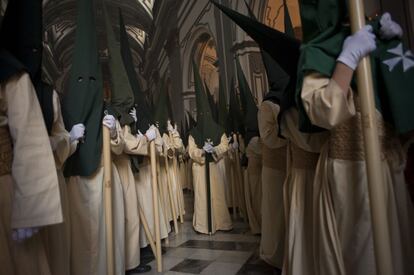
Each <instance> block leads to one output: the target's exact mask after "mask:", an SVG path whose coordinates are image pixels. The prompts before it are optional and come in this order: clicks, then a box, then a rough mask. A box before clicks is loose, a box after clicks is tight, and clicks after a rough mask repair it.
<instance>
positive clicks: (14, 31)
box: [0, 0, 53, 134]
mask: <svg viewBox="0 0 414 275" xmlns="http://www.w3.org/2000/svg"><path fill="white" fill-rule="evenodd" d="M42 20H43V17H42V1H41V0H11V1H9V3H8V5H7V10H6V12H5V14H4V19H3V22H2V27H1V33H0V36H1V46H2V48H4V49H5V50H7V51H8V52H9V53H11V54H12V55H13V56H14V57H15V58H16V59H17V60H19V61H20V63H21V64H23V65H24V66H25V67H26V68H27V71H28V73H29V75H30V78H31V80H32V83H33V86H34V87H35V89H36V94H37V97H38V99H39V103H40V107H41V109H42V113H43V118H44V122H45V125H46V129H47V131H48V133H49V134H50V132H51V130H52V125H53V88H52V87H51V86H50V85H48V84H46V83H44V82H43V81H42V52H43V44H42V33H43V22H42ZM5 68H7V66H6V67H5Z"/></svg>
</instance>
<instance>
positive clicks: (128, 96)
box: [103, 3, 134, 126]
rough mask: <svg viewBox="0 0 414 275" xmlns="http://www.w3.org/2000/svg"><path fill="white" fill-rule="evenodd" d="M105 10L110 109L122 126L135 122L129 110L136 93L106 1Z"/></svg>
mask: <svg viewBox="0 0 414 275" xmlns="http://www.w3.org/2000/svg"><path fill="white" fill-rule="evenodd" d="M103 10H104V17H105V26H106V37H107V45H108V50H109V71H110V75H111V104H110V106H109V108H108V109H109V110H110V113H111V114H112V115H114V116H115V118H117V119H118V121H119V123H120V124H121V126H124V125H131V124H133V123H134V119H133V118H132V117H131V115H130V114H129V112H130V111H131V108H132V107H133V106H134V94H133V92H132V88H131V85H130V84H129V79H128V75H127V73H126V70H125V67H124V64H123V61H122V57H121V49H120V47H119V45H118V44H117V42H116V40H115V35H114V32H113V29H112V24H111V20H110V19H109V15H108V12H107V10H106V6H105V3H104V4H103Z"/></svg>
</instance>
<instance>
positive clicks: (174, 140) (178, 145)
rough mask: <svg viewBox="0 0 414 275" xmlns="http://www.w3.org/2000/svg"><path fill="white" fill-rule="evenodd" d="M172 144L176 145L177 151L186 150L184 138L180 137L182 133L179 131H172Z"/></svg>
mask: <svg viewBox="0 0 414 275" xmlns="http://www.w3.org/2000/svg"><path fill="white" fill-rule="evenodd" d="M170 137H171V144H172V147H174V149H175V151H176V152H177V153H182V152H183V151H184V144H183V140H182V139H181V137H180V134H179V133H178V132H177V131H174V132H173V133H171V136H170Z"/></svg>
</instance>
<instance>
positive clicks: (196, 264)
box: [170, 259, 212, 274]
mask: <svg viewBox="0 0 414 275" xmlns="http://www.w3.org/2000/svg"><path fill="white" fill-rule="evenodd" d="M211 263H212V261H206V260H193V259H185V260H184V261H182V262H180V263H178V264H177V265H176V266H174V267H173V268H171V269H170V270H171V271H176V272H183V273H192V274H200V273H201V272H202V271H203V270H204V269H205V268H206V267H207V266H209V265H210V264H211Z"/></svg>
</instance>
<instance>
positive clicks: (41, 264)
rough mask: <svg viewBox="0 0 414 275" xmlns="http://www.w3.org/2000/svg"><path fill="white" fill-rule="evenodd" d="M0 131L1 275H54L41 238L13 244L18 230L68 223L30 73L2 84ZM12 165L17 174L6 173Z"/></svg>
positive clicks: (0, 94)
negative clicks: (13, 238) (7, 167)
mask: <svg viewBox="0 0 414 275" xmlns="http://www.w3.org/2000/svg"><path fill="white" fill-rule="evenodd" d="M0 128H3V129H2V132H3V134H1V138H0V154H1V158H0V160H1V161H5V162H4V163H1V161H0V163H1V169H0V170H1V172H2V173H1V174H3V175H1V176H0V209H1V215H0V247H1V249H0V274H11V275H14V274H22V275H23V274H41V275H46V274H50V270H49V266H48V263H47V260H46V254H45V249H44V246H43V241H42V238H41V236H40V234H36V235H34V236H33V237H32V238H30V239H28V240H26V241H25V242H23V243H17V242H14V241H12V239H11V235H12V233H11V232H12V228H27V227H42V226H48V225H53V224H58V223H61V222H63V216H62V207H61V201H60V194H59V184H58V178H57V174H56V167H55V162H54V159H53V153H52V149H51V147H50V141H49V137H48V134H47V131H46V128H45V126H44V121H43V116H42V111H41V109H40V106H39V103H38V100H37V97H36V92H35V90H34V88H33V85H32V83H31V80H30V78H29V75H28V74H26V73H21V74H16V75H14V76H13V77H10V78H9V79H8V80H7V81H4V82H3V83H1V86H0ZM6 131H9V133H10V136H8V134H7V136H6V135H4V133H5V132H6ZM10 138H11V139H10ZM10 142H12V144H10ZM11 146H13V148H12V152H11V151H9V150H10V149H11ZM9 160H10V161H12V163H11V167H10V168H11V174H10V173H9V172H8V169H7V170H6V167H5V166H6V163H8V164H10V163H9V162H8V161H9Z"/></svg>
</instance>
